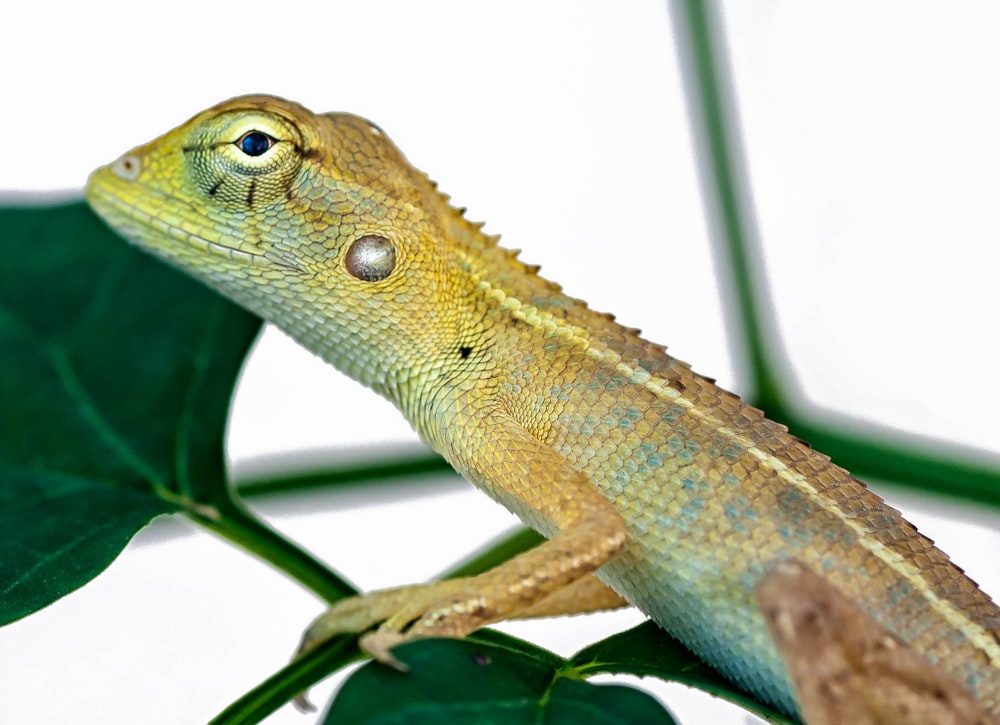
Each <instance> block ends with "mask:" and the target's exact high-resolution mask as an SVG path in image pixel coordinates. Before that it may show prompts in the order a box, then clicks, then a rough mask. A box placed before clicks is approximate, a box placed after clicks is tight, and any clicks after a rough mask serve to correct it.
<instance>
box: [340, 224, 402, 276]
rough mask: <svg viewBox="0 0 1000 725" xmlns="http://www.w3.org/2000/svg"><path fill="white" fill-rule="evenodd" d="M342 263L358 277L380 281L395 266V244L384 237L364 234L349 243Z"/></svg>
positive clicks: (390, 272)
mask: <svg viewBox="0 0 1000 725" xmlns="http://www.w3.org/2000/svg"><path fill="white" fill-rule="evenodd" d="M344 264H345V265H346V266H347V271H348V272H350V273H351V274H352V275H353V276H355V277H357V278H358V279H360V280H362V281H364V282H380V281H381V280H383V279H385V278H386V277H388V276H389V275H390V274H392V270H393V269H395V267H396V246H395V245H394V244H393V243H392V242H391V241H390V240H388V239H386V238H385V237H380V236H378V235H376V234H366V235H365V236H363V237H359V238H358V239H355V240H354V241H353V242H352V243H351V246H350V247H349V248H348V250H347V256H346V257H345V258H344Z"/></svg>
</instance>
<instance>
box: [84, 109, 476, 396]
mask: <svg viewBox="0 0 1000 725" xmlns="http://www.w3.org/2000/svg"><path fill="white" fill-rule="evenodd" d="M86 195H87V199H88V201H89V202H90V204H91V206H92V207H93V208H94V209H95V210H96V211H97V213H98V214H99V215H100V216H101V217H102V218H103V219H104V220H105V221H106V222H107V223H108V224H109V225H110V226H111V227H112V228H113V229H115V230H116V231H118V232H119V233H120V234H122V235H123V236H124V237H126V238H127V239H128V240H129V241H131V242H132V243H134V244H136V245H137V246H139V247H141V248H143V249H145V250H146V251H149V252H151V253H153V254H155V255H156V256H159V257H161V258H163V259H165V260H166V261H168V262H169V263H171V264H173V265H175V266H177V267H179V268H181V269H182V270H184V271H186V272H188V273H190V274H191V275H193V276H195V277H196V278H198V279H200V280H202V281H203V282H205V283H206V284H208V285H209V286H210V287H213V288H215V289H216V290H218V291H219V292H221V293H223V294H224V295H226V296H228V297H230V298H232V299H233V300H235V301H236V302H237V303H239V304H241V305H243V306H245V307H247V308H249V309H251V310H252V311H254V312H256V313H257V314H259V315H261V316H262V317H264V318H265V319H266V320H268V321H271V322H273V323H275V324H277V325H278V326H279V327H282V328H283V329H285V330H286V331H287V332H289V333H291V334H292V335H293V336H294V337H296V338H298V339H299V340H300V342H303V344H305V345H306V347H308V348H309V349H311V350H313V351H314V352H317V353H319V354H320V355H322V356H323V357H325V358H327V359H328V360H329V361H330V362H332V363H334V364H335V365H336V366H337V367H340V368H341V369H343V370H344V371H345V372H347V373H348V374H349V375H352V376H353V377H355V378H358V379H360V380H362V382H365V383H367V384H369V385H372V386H373V387H376V388H382V392H386V393H387V394H388V393H391V390H388V388H391V386H392V385H393V384H394V382H393V381H392V380H391V379H390V378H392V376H393V375H394V374H395V375H398V374H401V373H400V372H399V371H400V370H403V369H405V370H406V371H407V373H406V374H407V375H411V374H414V373H417V374H419V371H420V369H421V368H422V367H423V368H428V372H429V368H430V367H433V366H434V365H436V364H438V362H439V360H442V359H445V358H447V357H448V356H451V355H452V354H455V355H457V354H458V351H459V350H462V349H466V345H467V342H463V339H462V338H463V335H464V336H468V335H471V334H473V333H472V332H469V331H466V332H463V329H464V325H465V324H466V322H465V320H466V318H468V317H469V315H468V314H467V311H466V314H464V316H463V313H462V309H461V308H462V303H461V300H462V298H463V296H465V293H464V291H463V290H462V289H461V285H462V284H463V282H462V280H461V275H460V274H458V273H457V271H456V270H457V266H458V265H456V264H455V262H454V260H453V259H450V256H451V257H453V256H454V255H453V254H451V253H450V252H449V245H452V244H453V242H452V241H451V240H452V238H453V234H451V233H449V228H450V227H454V226H455V225H456V224H458V222H457V221H456V220H458V219H460V214H459V213H458V212H457V211H455V210H454V209H452V208H451V207H450V206H449V205H448V204H447V200H446V197H444V196H443V195H441V194H440V193H438V192H437V191H436V189H435V187H434V184H433V183H432V182H431V181H430V180H429V179H427V177H426V176H424V175H423V174H422V173H421V172H419V171H417V170H415V169H414V168H413V167H412V166H410V164H409V163H407V161H406V159H405V158H404V157H403V155H402V154H401V153H400V152H399V150H398V149H397V148H396V147H395V146H394V145H393V144H392V142H391V141H390V140H389V139H388V138H387V137H386V135H385V134H384V133H383V132H382V131H381V130H380V129H379V128H378V127H377V126H375V125H374V124H372V123H370V122H368V121H366V120H364V119H362V118H359V117H356V116H352V115H349V114H328V115H317V114H313V113H311V112H310V111H308V110H306V109H305V108H303V107H302V106H299V105H297V104H294V103H290V102H288V101H284V100H282V99H278V98H273V97H268V96H249V97H243V98H236V99H233V100H230V101H227V102H225V103H222V104H220V105H218V106H215V107H214V108H210V109H208V110H207V111H204V112H202V113H200V114H198V115H197V116H195V117H194V118H192V119H191V120H189V121H188V122H187V123H185V124H183V125H181V126H179V127H178V128H176V129H174V130H173V131H170V132H169V133H167V134H165V135H164V136H162V137H161V138H159V139H156V140H155V141H152V142H150V143H148V144H146V145H143V146H139V147H137V148H135V149H133V150H132V151H129V152H128V153H126V154H125V155H123V156H122V157H120V158H119V159H118V160H116V161H115V162H113V163H111V164H109V165H107V166H104V167H102V168H100V169H98V170H97V171H95V172H94V173H93V174H92V175H91V176H90V179H89V180H88V183H87V190H86ZM463 221H464V220H463ZM465 224H466V225H467V226H468V227H469V228H472V227H473V226H474V225H468V223H465ZM464 284H466V285H467V284H468V282H467V281H465V282H464ZM429 329H430V330H435V333H436V334H428V333H427V331H428V330H429ZM452 348H454V350H453V349H452ZM400 356H403V357H405V358H406V359H397V358H399V357H400Z"/></svg>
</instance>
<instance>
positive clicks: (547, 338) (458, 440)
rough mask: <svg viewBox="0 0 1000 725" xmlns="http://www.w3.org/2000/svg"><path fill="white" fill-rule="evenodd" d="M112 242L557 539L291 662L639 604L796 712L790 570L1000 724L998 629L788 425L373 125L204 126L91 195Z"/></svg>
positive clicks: (245, 102)
mask: <svg viewBox="0 0 1000 725" xmlns="http://www.w3.org/2000/svg"><path fill="white" fill-rule="evenodd" d="M86 193H87V198H88V200H89V202H90V204H91V205H92V206H93V208H94V209H95V210H96V211H97V213H98V214H99V215H100V216H101V217H103V218H104V219H105V221H106V222H107V223H108V224H109V225H110V226H111V227H112V228H113V229H115V230H117V231H118V232H119V233H121V234H122V235H123V236H124V237H126V238H127V239H128V240H130V241H131V242H133V243H135V244H136V245H138V246H139V247H141V248H143V249H145V250H147V251H149V252H152V253H153V254H155V255H157V256H159V257H161V258H163V259H165V260H166V261H168V262H169V263H171V264H173V265H176V266H177V267H179V268H180V269H182V270H184V271H186V272H188V273H189V274H191V275H193V276H194V277H196V278H198V279H200V280H201V281H203V282H204V283H206V284H207V285H209V286H210V287H212V288H214V289H216V290H218V291H219V292H221V293H222V294H224V295H226V296H228V297H229V298H231V299H233V300H234V301H236V302H237V303H239V304H241V305H243V306H244V307H246V308H248V309H249V310H251V311H253V312H255V313H257V314H258V315H260V316H261V317H263V318H264V319H265V320H268V321H270V322H272V323H274V324H276V325H277V326H278V327H280V328H282V329H283V330H285V331H286V332H287V333H289V334H290V335H291V336H292V337H294V338H295V339H297V340H298V341H299V342H300V343H301V344H302V345H304V346H305V347H306V348H308V349H309V350H311V351H312V352H314V353H316V354H318V355H320V356H321V357H323V358H324V359H326V360H327V361H329V362H330V363H332V364H333V365H335V366H336V367H337V368H339V369H341V370H342V371H344V372H345V373H347V374H348V375H349V376H351V377H353V378H355V379H356V380H358V381H360V382H361V383H363V384H365V385H367V386H369V387H371V388H373V389H374V390H375V391H377V392H378V393H380V394H381V395H383V396H385V397H386V398H388V399H389V400H390V401H392V402H393V403H394V404H395V405H396V406H397V407H398V408H399V409H400V410H401V411H402V413H403V414H404V415H405V416H406V418H407V419H408V420H409V422H410V423H411V424H412V425H413V427H414V428H415V429H416V430H417V431H418V433H419V434H420V435H421V437H422V438H423V439H424V440H425V441H426V442H427V443H428V444H429V445H430V446H431V447H432V448H433V449H434V450H435V451H437V452H438V453H440V454H441V455H442V456H444V457H445V458H446V459H447V460H448V461H449V462H450V463H451V464H452V465H453V466H454V467H455V469H457V470H458V471H459V472H460V473H461V474H462V475H463V476H465V477H466V478H467V479H468V480H469V481H471V482H472V483H473V484H475V485H476V486H478V487H480V488H481V489H483V490H484V491H485V492H486V493H488V494H489V495H490V496H492V497H493V498H494V499H496V500H498V501H499V502H500V503H502V504H504V505H505V506H507V507H508V508H509V509H511V510H512V511H514V512H515V513H516V514H518V515H519V516H520V517H521V518H522V519H523V520H524V521H525V522H527V523H528V524H529V525H530V526H532V527H534V528H535V529H537V530H539V531H540V532H542V533H543V534H544V535H545V536H546V537H548V538H549V540H548V541H547V542H545V543H543V544H542V545H540V546H539V547H537V548H536V549H533V550H531V551H527V552H525V553H523V554H521V555H519V556H517V557H515V558H514V559H512V560H510V561H508V562H506V563H504V564H502V565H500V566H498V567H497V568H495V569H493V570H491V571H488V572H486V573H484V574H481V575H479V576H476V577H472V578H467V579H458V580H454V581H446V582H438V583H433V584H425V585H415V586H410V587H403V588H401V589H396V590H387V591H385V592H376V593H373V594H368V595H364V596H361V597H358V598H352V599H348V600H344V601H342V602H339V603H337V604H336V605H334V607H333V608H332V609H331V610H330V611H329V612H328V613H326V614H325V615H323V616H321V617H320V618H319V619H318V620H317V621H316V622H315V623H314V624H313V626H312V628H311V629H310V630H309V632H308V633H307V635H306V640H305V646H306V647H309V646H311V645H312V644H313V643H315V642H316V641H319V640H321V639H323V638H324V637H327V636H329V635H330V634H332V633H335V632H341V631H348V630H349V631H364V630H367V629H369V628H371V627H373V626H375V625H377V624H379V623H381V626H380V627H379V628H378V629H376V630H374V631H372V632H369V633H368V634H367V635H365V637H363V638H362V645H363V647H365V648H366V649H367V650H368V651H369V652H371V653H373V654H375V655H376V656H378V657H380V658H382V659H384V660H387V661H392V655H391V652H390V650H391V648H392V647H393V646H395V645H396V644H397V643H399V642H402V641H407V640H411V639H415V638H422V637H436V636H445V637H462V636H464V635H466V634H468V633H469V632H472V631H473V630H475V629H477V628H479V627H482V626H483V625H486V624H489V623H493V622H497V621H500V620H504V619H508V618H512V617H518V616H534V615H542V614H555V613H569V612H578V611H589V610H595V609H601V608H609V607H613V606H620V605H622V604H624V603H629V604H632V605H635V606H636V607H638V608H639V609H640V610H642V611H643V612H645V613H646V614H647V615H649V616H650V617H651V618H652V619H654V620H655V621H656V622H657V623H659V624H660V625H661V626H662V627H664V628H665V629H667V630H668V631H669V632H671V633H672V634H673V635H675V636H676V637H678V638H679V639H680V640H681V641H683V642H684V643H685V644H686V645H688V646H689V647H690V648H691V649H692V650H694V651H695V652H696V653H698V654H699V655H700V656H701V657H703V658H704V659H705V660H707V661H708V662H710V663H712V664H713V665H714V666H715V667H716V668H718V669H719V670H720V671H721V672H723V673H724V674H726V675H727V676H728V677H730V678H731V679H732V680H734V681H735V682H736V683H738V684H740V685H742V686H744V687H745V688H747V689H749V690H750V691H752V692H754V693H756V694H757V695H759V696H760V697H761V698H763V699H764V700H765V701H768V702H770V703H772V704H774V705H776V706H778V707H779V708H781V709H783V710H785V711H787V712H793V711H794V710H795V703H794V698H793V694H792V686H791V682H790V679H789V675H788V674H787V671H786V668H785V665H784V663H783V661H782V659H781V657H780V655H779V654H778V651H777V649H776V647H775V645H774V643H773V642H772V640H771V638H770V635H769V633H768V628H767V623H766V622H765V617H764V616H763V615H762V613H761V609H760V607H759V606H758V604H757V602H756V600H755V598H754V589H755V585H756V584H757V583H758V581H759V580H760V579H761V578H762V577H763V576H765V575H766V574H767V573H768V572H770V571H771V570H772V569H774V568H775V567H776V566H777V565H779V564H780V563H781V562H783V561H785V560H792V559H794V560H795V561H796V562H799V563H801V564H802V565H804V566H806V567H808V568H809V569H810V570H811V571H813V572H816V573H817V574H819V575H820V576H821V577H822V580H823V581H824V582H826V583H829V584H830V585H832V587H835V588H836V590H837V591H839V592H840V593H842V595H843V596H844V597H846V599H847V600H848V601H850V602H851V603H853V604H854V605H856V606H857V607H858V608H859V609H860V610H861V611H863V612H865V613H866V614H867V615H870V616H871V617H872V618H874V620H876V621H877V622H878V623H879V624H880V625H881V626H883V627H885V628H887V629H888V630H889V631H890V632H892V633H893V634H894V635H895V636H896V637H898V638H899V640H900V641H902V642H906V643H908V644H909V645H910V647H912V649H913V650H914V651H916V652H918V653H919V654H920V655H922V656H923V657H925V658H927V659H928V660H930V661H932V662H934V663H935V664H936V666H937V668H938V669H939V670H940V671H942V672H944V673H947V675H948V676H949V677H951V678H953V679H954V680H956V681H958V682H959V683H961V685H962V686H963V687H965V688H966V689H967V690H968V691H969V692H971V693H972V694H973V695H974V696H975V697H976V698H978V700H979V701H980V702H981V703H983V705H985V707H986V708H987V709H988V710H989V711H991V712H992V713H993V714H994V715H997V714H1000V609H998V607H997V606H996V605H995V604H994V603H993V602H992V601H991V599H990V598H989V597H988V596H987V595H986V594H984V593H983V592H982V591H981V590H980V589H979V588H978V587H977V586H976V585H975V584H974V583H973V582H972V581H971V580H970V579H968V578H967V577H966V576H965V575H964V574H963V573H962V571H961V570H960V569H959V568H958V567H956V566H954V565H953V564H952V563H951V562H950V560H949V559H948V557H947V556H946V555H945V554H944V553H942V552H941V551H940V550H938V549H937V548H935V547H934V546H933V544H932V542H931V541H930V540H929V539H927V538H926V537H924V536H922V535H921V534H919V533H918V532H917V531H916V529H915V528H914V527H913V526H912V525H911V524H910V523H908V522H907V521H906V520H905V519H903V518H902V517H901V516H900V514H899V513H898V512H897V511H896V510H894V509H892V508H890V507H889V506H887V505H886V504H885V503H884V502H883V501H882V499H881V498H879V497H878V496H876V495H875V494H873V493H872V492H870V491H869V490H868V489H867V488H866V487H865V486H864V484H862V483H860V482H858V481H857V480H856V479H854V478H852V477H851V476H850V475H849V474H848V473H847V472H846V471H844V470H843V469H841V468H839V467H837V466H836V465H834V464H833V463H831V462H830V460H829V459H828V458H827V457H826V456H824V455H822V454H820V453H818V452H816V451H814V450H812V449H811V448H810V447H809V446H808V445H806V444H805V443H803V442H801V441H800V440H798V439H796V438H795V437H793V436H792V435H790V434H789V433H788V432H787V430H786V428H785V427H784V426H782V425H779V424H777V423H774V422H772V421H770V420H768V419H767V418H766V417H764V415H763V414H762V413H761V412H760V411H758V410H756V409H754V408H753V407H750V406H748V405H746V404H745V403H743V402H742V401H741V400H740V399H739V398H738V397H737V396H736V395H734V394H732V393H730V392H727V391H725V390H723V389H721V388H719V387H717V386H716V385H715V384H714V382H713V381H712V380H711V379H709V378H706V377H703V376H701V375H698V374H697V373H695V372H693V371H692V370H691V369H690V367H689V366H688V365H687V364H685V363H683V362H681V361H679V360H677V359H675V358H673V357H671V356H669V355H667V353H666V351H665V349H664V348H663V347H662V346H660V345H656V344H653V343H651V342H648V341H646V340H645V339H643V338H642V337H641V336H640V334H639V333H638V331H637V330H633V329H629V328H626V327H623V326H621V325H619V324H618V323H616V322H615V321H614V319H613V318H612V317H611V316H609V315H605V314H601V313H598V312H595V311H593V310H591V309H589V308H588V307H587V306H586V304H585V303H583V302H582V301H580V300H577V299H574V298H572V297H569V296H567V295H565V294H563V292H562V290H561V288H560V287H559V286H558V285H556V284H554V283H552V282H550V281H548V280H546V279H545V278H543V277H542V276H540V275H539V274H538V270H537V268H536V267H533V266H531V265H528V264H525V263H523V262H521V261H520V260H519V259H518V256H517V253H515V252H512V251H509V250H507V249H505V248H503V247H501V246H500V245H499V243H498V240H497V238H496V237H492V236H489V235H486V234H484V233H483V232H482V231H481V226H482V225H480V224H476V223H472V222H470V221H468V220H466V218H465V217H464V214H463V212H462V211H461V210H458V209H455V208H454V207H452V206H451V205H450V203H449V199H448V197H447V196H445V195H443V194H442V193H441V192H439V191H438V190H437V188H436V185H435V184H434V183H433V182H431V181H430V180H429V179H428V177H427V176H425V175H424V174H423V173H421V172H419V171H417V170H416V169H414V168H413V167H412V166H411V165H410V164H409V163H408V162H407V160H406V159H405V158H404V156H403V155H402V153H401V152H400V151H399V150H398V149H397V148H396V147H395V146H394V145H393V144H392V142H391V141H390V140H389V139H388V137H387V136H386V134H385V133H384V132H383V131H382V130H381V129H380V128H378V127H377V126H375V125H374V124H372V123H370V122H369V121H366V120H364V119H362V118H359V117H357V116H353V115H349V114H342V113H334V114H326V115H319V114H313V113H311V112H310V111H308V110H306V109H304V108H303V107H301V106H299V105H297V104H295V103H291V102H288V101H285V100H281V99H278V98H273V97H267V96H252V97H244V98H237V99H233V100H231V101H227V102H225V103H222V104H220V105H218V106H216V107H214V108H211V109H209V110H207V111H204V112H202V113H200V114H198V115H197V116H195V117H194V118H193V119H191V120H190V121H188V122H187V123H185V124H183V125H182V126H180V127H178V128H177V129H175V130H173V131H171V132H169V133H168V134H166V135H165V136H163V137H161V138H159V139H158V140H155V141H153V142H151V143H149V144H147V145H144V146H140V147H138V148H136V149H134V150H132V151H130V152H128V153H126V154H125V155H124V156H122V157H120V158H119V159H118V160H117V161H115V162H113V163H112V164H110V165H108V166H106V167H103V168H101V169H99V170H97V171H96V172H94V173H93V174H92V175H91V177H90V180H89V182H88V185H87V191H86Z"/></svg>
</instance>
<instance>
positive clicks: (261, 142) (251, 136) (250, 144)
mask: <svg viewBox="0 0 1000 725" xmlns="http://www.w3.org/2000/svg"><path fill="white" fill-rule="evenodd" d="M276 143H277V140H276V139H273V138H271V137H270V136H268V135H267V134H266V133H261V132H260V131H247V132H246V133H245V134H243V135H242V136H240V137H239V138H238V139H237V140H236V145H237V146H238V147H239V149H240V151H242V152H243V153H245V154H246V155H247V156H260V155H261V154H263V153H264V152H265V151H267V150H268V149H269V148H271V147H272V146H274V144H276Z"/></svg>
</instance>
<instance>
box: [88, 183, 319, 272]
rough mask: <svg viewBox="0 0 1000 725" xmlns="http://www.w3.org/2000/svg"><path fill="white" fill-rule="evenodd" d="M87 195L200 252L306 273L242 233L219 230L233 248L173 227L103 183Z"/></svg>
mask: <svg viewBox="0 0 1000 725" xmlns="http://www.w3.org/2000/svg"><path fill="white" fill-rule="evenodd" d="M146 191H147V192H149V193H152V194H157V192H155V190H150V189H147V190H146ZM86 196H87V198H88V200H90V201H92V202H96V204H95V206H96V207H97V208H98V209H100V208H102V207H103V208H104V209H107V210H109V211H112V212H113V213H114V214H115V215H116V216H120V217H121V218H123V220H125V221H127V222H128V223H129V225H130V226H132V227H133V228H137V229H142V230H148V231H151V232H154V233H156V234H157V235H165V236H166V237H167V238H169V239H170V240H171V241H174V242H179V243H180V244H183V245H185V246H189V247H194V248H195V249H200V250H201V251H204V252H207V253H208V254H212V255H214V256H218V257H223V258H225V259H228V260H230V261H234V262H238V263H242V264H246V265H250V266H254V267H272V268H273V267H281V268H283V269H286V270H288V271H292V272H296V273H301V272H302V271H303V270H302V269H301V267H299V266H298V265H297V264H296V263H295V262H293V261H291V260H289V259H287V258H286V257H284V256H282V255H280V254H276V253H274V252H271V251H265V250H263V249H261V248H260V247H258V246H256V245H254V244H252V243H250V242H247V241H243V240H239V234H238V233H236V232H233V231H231V230H230V229H228V228H222V229H221V230H220V232H221V236H226V237H229V238H231V239H232V240H233V241H234V244H233V245H230V244H225V243H223V242H220V241H215V240H212V239H208V238H206V237H204V236H202V235H201V234H198V233H197V232H195V231H193V230H191V229H185V228H184V227H183V226H181V225H179V224H172V223H170V221H168V220H167V218H164V217H163V216H157V215H154V214H151V213H149V212H148V211H145V209H143V208H142V207H139V206H136V205H133V204H130V203H128V202H127V201H125V200H124V199H123V198H122V197H121V196H118V195H116V194H115V193H113V192H112V191H111V190H110V189H108V188H107V185H106V184H105V183H104V181H103V180H100V179H96V180H95V179H91V180H90V182H89V183H88V185H87V190H86ZM159 196H161V197H162V198H163V201H165V202H166V201H169V202H170V203H171V204H184V205H185V206H186V207H187V208H189V209H190V211H191V215H192V217H196V216H197V215H199V212H198V211H197V210H195V209H193V208H191V207H190V205H189V204H188V203H187V202H184V201H183V200H180V199H177V198H174V197H167V196H165V195H162V194H160V195H159ZM169 216H172V217H175V218H176V219H177V220H178V221H179V222H181V223H183V222H184V218H183V217H181V216H180V215H177V214H176V213H173V214H170V215H169ZM112 227H113V228H116V229H117V227H118V225H117V224H113V225H112ZM126 238H127V239H128V241H129V242H130V243H132V244H134V245H135V246H138V247H142V248H145V249H149V250H150V251H163V250H164V249H165V247H164V245H157V244H150V243H149V242H147V241H146V235H143V234H131V235H127V236H126Z"/></svg>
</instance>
